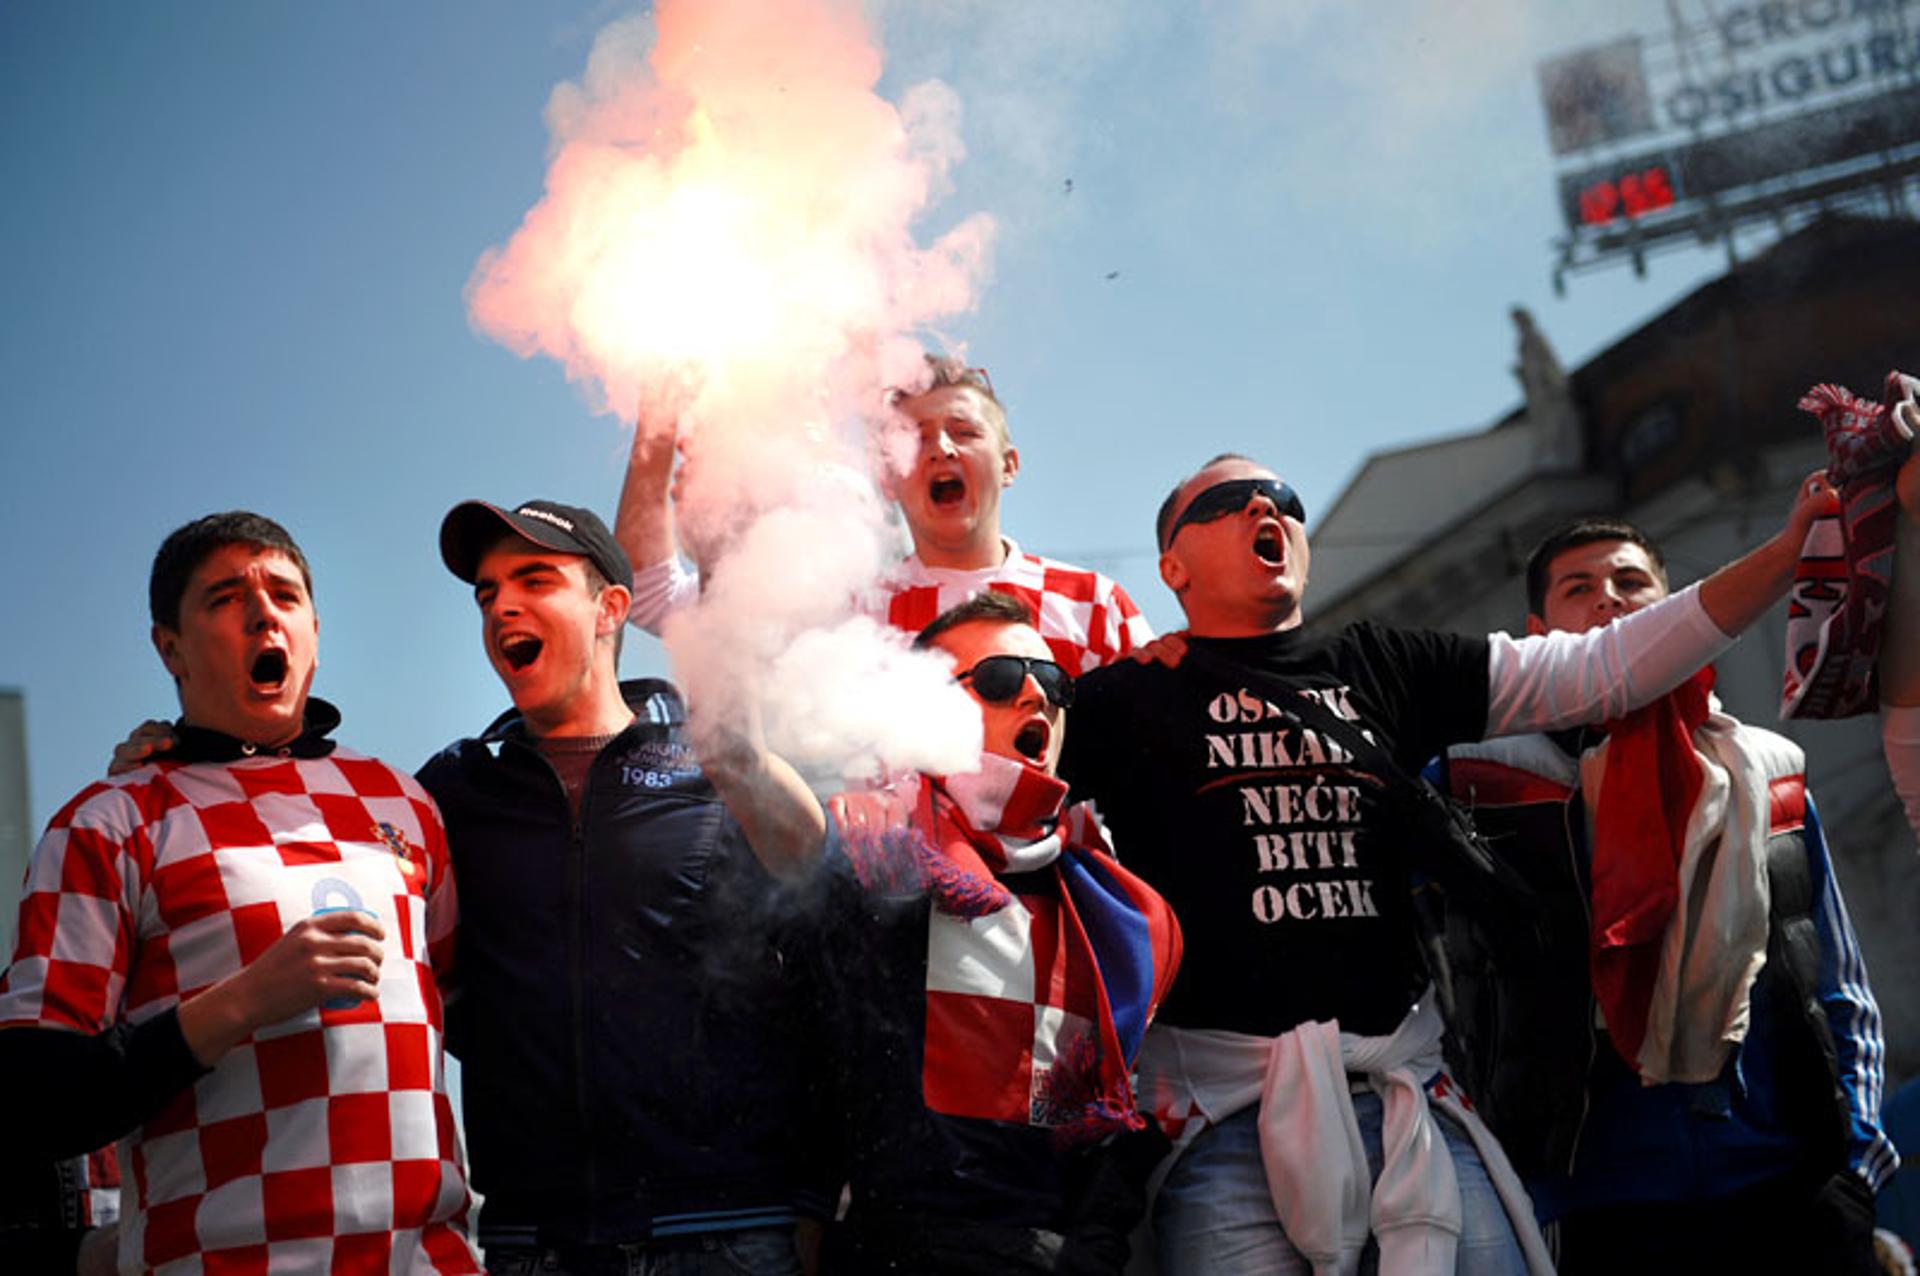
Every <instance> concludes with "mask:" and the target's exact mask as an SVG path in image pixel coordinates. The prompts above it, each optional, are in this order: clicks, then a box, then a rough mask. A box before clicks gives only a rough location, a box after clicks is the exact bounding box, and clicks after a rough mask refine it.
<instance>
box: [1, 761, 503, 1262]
mask: <svg viewBox="0 0 1920 1276" xmlns="http://www.w3.org/2000/svg"><path fill="white" fill-rule="evenodd" d="M341 908H351V909H356V910H360V911H365V912H370V913H375V914H377V915H378V916H379V918H380V922H381V925H382V927H383V928H384V930H385V934H386V939H385V946H386V955H385V959H384V962H383V964H382V966H381V970H380V983H379V992H378V995H377V997H375V998H372V999H369V1000H367V1001H364V1002H354V1003H352V1004H332V1003H329V1004H327V1005H323V1006H321V1007H318V1008H315V1009H313V1010H309V1011H307V1012H305V1013H304V1014H301V1015H297V1016H295V1017H294V1018H292V1019H288V1020H286V1021H284V1022H281V1023H276V1024H272V1025H269V1026H267V1027H265V1028H262V1029H260V1030H259V1031H258V1032H256V1033H255V1034H253V1035H252V1036H251V1037H249V1038H247V1039H246V1040H244V1041H243V1042H241V1043H240V1044H239V1045H238V1046H236V1047H235V1048H234V1049H232V1050H230V1051H229V1052H228V1053H227V1054H226V1055H225V1056H223V1057H222V1058H221V1059H220V1061H219V1062H218V1064H216V1065H215V1067H214V1069H213V1070H212V1071H211V1072H210V1073H208V1074H207V1075H205V1076H203V1077H202V1078H200V1080H199V1081H198V1082H196V1083H195V1084H194V1085H193V1086H192V1087H191V1088H190V1089H187V1090H184V1091H182V1092H181V1093H180V1094H178V1095H177V1096H176V1097H175V1098H174V1099H173V1100H172V1101H170V1102H169V1103H168V1104H167V1106H166V1107H164V1108H163V1109H162V1110H161V1111H160V1112H159V1113H157V1114H156V1115H155V1116H154V1117H153V1118H152V1119H151V1120H149V1121H147V1122H146V1124H145V1125H144V1126H142V1127H141V1128H139V1129H137V1130H135V1131H134V1132H133V1133H131V1134H130V1135H129V1136H128V1137H127V1139H126V1140H125V1141H124V1142H123V1143H122V1145H121V1149H120V1151H121V1165H122V1169H123V1171H124V1172H125V1175H126V1185H125V1195H124V1200H123V1205H124V1208H123V1210H122V1215H121V1234H120V1267H121V1269H122V1270H123V1271H124V1270H138V1271H149V1272H161V1273H188V1272H207V1273H249V1274H252V1273H259V1274H260V1276H266V1274H267V1273H272V1274H273V1276H281V1274H282V1273H308V1272H312V1273H333V1272H404V1273H477V1272H479V1271H480V1265H479V1263H478V1261H477V1258H476V1255H475V1253H474V1250H473V1249H472V1247H471V1246H470V1245H469V1243H468V1241H467V1227H468V1214H469V1211H470V1207H471V1204H472V1202H471V1198H470V1195H469V1191H468V1187H467V1176H466V1165H465V1156H464V1153H463V1152H462V1150H461V1147H460V1144H459V1135H458V1131H457V1128H456V1126H455V1123H454V1117H453V1111H452V1107H451V1105H450V1103H449V1102H448V1099H447V1093H446V1085H445V1076H444V1072H443V1056H442V1053H441V1025H442V1009H441V1000H440V992H439V988H438V986H437V985H436V983H435V980H434V969H435V966H436V965H438V966H439V967H440V968H441V969H443V970H444V969H445V968H446V966H445V962H446V959H447V958H448V957H449V956H450V953H451V943H452V933H453V923H454V916H453V885H452V878H451V874H450V870H449V867H448V861H447V850H446V839H445V835H444V833H443V831H442V828H441V824H440V817H439V813H438V812H437V811H436V810H435V809H434V807H433V804H432V802H431V800H430V799H429V798H428V797H427V796H426V794H425V792H424V791H423V790H422V789H421V788H420V787H419V785H418V784H417V783H415V781H414V780H413V779H412V777H410V776H407V775H404V774H402V773H400V772H397V771H394V770H393V769H391V768H389V767H387V766H386V765H385V764H383V763H381V762H378V761H376V760H374V759H371V758H366V757H362V756H359V755H357V754H353V753H351V752H348V751H345V750H336V751H334V752H333V753H332V754H330V755H329V756H326V757H321V758H287V757H256V758H246V759H243V760H240V761H235V762H227V763H209V762H197V763H186V764H180V763H166V762H161V763H158V764H155V765H150V766H147V767H143V768H141V769H139V770H136V771H133V772H130V773H128V774H126V775H123V776H119V777H116V778H114V779H111V780H108V781H105V782H103V783H100V784H96V785H93V786H91V787H90V788H88V789H87V790H86V791H84V792H82V793H81V794H80V795H79V796H78V797H76V798H75V799H74V800H73V801H72V802H70V803H69V804H68V805H67V807H66V808H65V809H64V810H62V811H61V812H60V814H59V815H57V816H56V817H55V818H54V820H53V823H52V825H51V826H50V827H49V829H48V831H47V833H46V835H45V836H44V837H43V838H42V839H41V842H40V844H39V846H38V847H37V848H36V850H35V851H34V855H33V859H32V862H31V864H30V865H29V868H28V873H27V883H26V888H25V895H24V898H23V901H22V904H21V910H20V934H19V939H18V941H17V944H16V948H15V954H14V961H13V965H12V967H11V968H10V970H9V971H8V972H7V975H6V977H5V979H4V980H0V1026H14V1025H30V1026H36V1027H53V1028H66V1029H73V1030H77V1031H80V1032H88V1033H92V1032H98V1031H101V1030H103V1029H105V1028H107V1027H110V1026H112V1025H113V1024H116V1023H119V1022H122V1021H125V1022H132V1023H139V1022H142V1021H144V1020H146V1019H149V1018H151V1017H152V1016H154V1015H157V1014H160V1013H162V1012H164V1011H165V1010H167V1009H168V1008H170V1007H173V1006H177V1005H178V1004H179V1003H181V1002H182V1001H185V1000H188V999H190V998H191V997H193V996H194V995H195V994H197V993H199V992H201V991H203V990H205V989H206V988H208V987H210V986H211V985H212V984H214V983H216V982H218V981H219V980H221V979H223V978H225V977H226V976H228V975H231V974H233V973H235V972H236V971H238V970H240V969H241V968H243V967H244V966H246V965H247V964H248V963H249V962H251V961H253V960H254V959H256V958H258V957H259V956H260V954H261V953H262V952H264V951H265V950H266V949H267V948H268V947H269V946H271V945H272V944H273V943H274V942H275V941H276V940H278V939H279V938H280V937H281V936H282V935H283V934H284V933H286V931H287V930H288V929H289V928H290V927H291V926H293V925H294V924H295V923H296V922H298V921H300V920H301V919H302V918H305V917H309V916H312V915H314V914H315V913H318V912H323V911H328V910H332V909H341Z"/></svg>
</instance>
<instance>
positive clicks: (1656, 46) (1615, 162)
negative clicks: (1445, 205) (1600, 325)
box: [1536, 0, 1920, 284]
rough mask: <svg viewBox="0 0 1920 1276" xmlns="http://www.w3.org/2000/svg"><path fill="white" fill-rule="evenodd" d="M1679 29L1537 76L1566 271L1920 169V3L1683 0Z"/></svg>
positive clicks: (1910, 176) (1864, 192) (1891, 201)
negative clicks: (1564, 227) (1564, 236)
mask: <svg viewBox="0 0 1920 1276" xmlns="http://www.w3.org/2000/svg"><path fill="white" fill-rule="evenodd" d="M1668 9H1669V13H1670V15H1671V18H1672V22H1671V26H1670V28H1669V29H1668V30H1666V31H1663V32H1644V33H1641V34H1638V35H1633V36H1629V37H1625V38H1622V39H1617V40H1612V41H1608V42H1607V43H1604V44H1597V45H1591V46H1587V47H1584V48H1580V49H1575V50H1572V51H1570V52H1566V53H1561V54H1557V55H1555V56H1553V57H1550V58H1547V59H1545V60H1543V61H1541V62H1540V63H1539V64H1538V66H1537V68H1536V70H1537V74H1538V78H1539V88H1540V102H1541V107H1542V109H1543V111H1544V113H1545V117H1546V125H1547V141H1548V145H1549V146H1550V147H1551V149H1552V151H1553V154H1554V157H1555V168H1556V173H1555V181H1556V185H1557V187H1558V193H1559V199H1560V208H1561V213H1562V215H1563V217H1564V218H1565V220H1566V225H1567V229H1568V238H1567V239H1566V240H1565V241H1563V242H1562V243H1561V244H1560V245H1559V249H1560V262H1561V264H1560V267H1559V268H1557V269H1556V271H1555V279H1556V284H1557V283H1558V280H1559V277H1560V274H1561V273H1562V272H1563V271H1564V270H1566V269H1578V268H1581V267H1582V266H1585V265H1589V264H1595V263H1596V262H1597V261H1598V260H1599V259H1603V258H1606V257H1608V256H1610V255H1612V254H1614V253H1616V252H1618V251H1627V252H1629V253H1630V254H1631V255H1633V257H1634V260H1635V262H1636V266H1639V265H1640V264H1641V263H1642V254H1643V252H1644V250H1645V249H1646V248H1647V247H1648V246H1650V245H1652V244H1654V243H1656V242H1659V241H1662V240H1666V239H1675V238H1679V237H1683V236H1685V237H1698V238H1699V239H1701V240H1712V239H1715V238H1725V239H1726V240H1727V243H1728V251H1729V253H1731V252H1732V246H1731V245H1732V240H1731V235H1732V232H1733V229H1734V228H1735V226H1736V225H1737V224H1739V223H1741V222H1743V221H1744V222H1749V223H1751V222H1753V221H1756V220H1758V219H1761V218H1773V219H1775V220H1776V221H1777V220H1778V219H1780V218H1781V217H1783V216H1785V215H1786V214H1787V213H1788V212H1789V211H1791V210H1793V209H1795V208H1811V207H1817V206H1823V205H1824V204H1826V203H1828V202H1831V201H1836V200H1838V201H1844V200H1847V199H1854V200H1859V199H1862V198H1866V197H1867V196H1868V195H1869V194H1870V193H1873V194H1877V195H1879V196H1880V197H1881V198H1883V199H1884V201H1885V203H1886V205H1887V207H1888V208H1889V210H1890V211H1897V210H1898V209H1899V207H1900V205H1901V203H1902V201H1904V200H1905V198H1906V196H1905V195H1904V193H1903V192H1904V191H1905V189H1906V187H1907V185H1908V184H1910V183H1911V182H1912V181H1913V180H1915V178H1916V176H1920V0H1753V2H1751V3H1743V4H1732V5H1719V4H1713V3H1709V0H1695V2H1694V3H1687V0H1673V2H1672V3H1671V4H1670V5H1669V6H1668Z"/></svg>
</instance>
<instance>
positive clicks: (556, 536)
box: [440, 501, 633, 587]
mask: <svg viewBox="0 0 1920 1276" xmlns="http://www.w3.org/2000/svg"><path fill="white" fill-rule="evenodd" d="M503 526H504V527H505V529H506V530H507V531H510V532H513V533H514V534H515V535H518V536H520V537H522V538H524V539H526V540H529V541H532V542H533V543H534V544H535V545H539V546H541V547H542V548H544V549H551V550H557V551H558V552H560V553H562V554H578V555H579V556H580V557H582V558H584V559H586V560H587V561H588V562H590V563H592V564H593V565H594V566H595V567H596V568H598V569H599V571H600V574H601V575H602V576H605V577H606V578H607V580H608V581H610V582H611V583H613V584H615V585H625V586H628V587H631V586H632V584H633V565H632V564H631V563H629V562H628V561H627V554H626V551H625V550H623V549H621V548H620V542H619V541H617V540H615V539H613V533H612V532H609V531H608V530H607V525H606V524H605V523H603V522H601V521H600V516H599V515H598V514H595V513H594V512H593V511H592V510H589V509H582V508H580V507H579V506H578V505H562V504H560V503H559V502H558V501H523V502H521V503H520V504H519V505H516V506H514V507H513V508H512V509H510V510H509V509H501V508H500V507H499V506H498V505H489V504H487V503H486V502H485V501H462V502H460V504H458V505H456V506H454V507H453V508H452V509H450V510H448V511H447V516H446V518H444V519H442V520H441V522H440V557H441V558H442V559H443V560H444V561H445V562H446V564H447V570H448V571H450V572H452V573H453V574H454V575H455V576H458V577H459V578H460V579H461V580H464V581H466V582H467V583H468V584H469V585H471V584H473V578H474V576H475V574H476V573H477V572H478V570H479V567H480V556H481V555H482V554H484V553H486V552H487V550H488V549H489V548H490V547H491V546H492V545H493V543H494V542H495V541H497V540H499V539H500V532H501V529H502V527H503Z"/></svg>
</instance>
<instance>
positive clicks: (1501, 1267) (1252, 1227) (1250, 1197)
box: [1153, 1093, 1527, 1276]
mask: <svg viewBox="0 0 1920 1276" xmlns="http://www.w3.org/2000/svg"><path fill="white" fill-rule="evenodd" d="M1382 1111H1383V1109H1382V1105H1381V1102H1380V1096H1379V1095H1377V1094H1372V1093H1364V1094H1356V1095H1354V1096H1353V1114H1354V1116H1355V1117H1356V1118H1357V1119H1358V1121H1359V1126H1360V1141H1361V1144H1362V1145H1363V1146H1364V1147H1365V1148H1366V1150H1367V1164H1368V1166H1369V1167H1370V1168H1371V1171H1372V1176H1373V1177H1374V1178H1376V1179H1377V1178H1379V1177H1380V1126H1381V1120H1382ZM1258 1116H1259V1110H1258V1109H1257V1108H1247V1109H1245V1110H1244V1111H1241V1112H1237V1113H1235V1114H1234V1115H1233V1116H1230V1117H1228V1118H1227V1119H1226V1120H1225V1121H1222V1122H1221V1123H1220V1124H1219V1125H1216V1126H1214V1127H1213V1128H1212V1129H1210V1130H1208V1131H1206V1132H1205V1133H1203V1134H1201V1135H1200V1137H1199V1138H1197V1139H1195V1140H1194V1141H1193V1144H1192V1146H1190V1147H1189V1148H1188V1149H1187V1151H1186V1153H1185V1155H1183V1156H1182V1157H1181V1158H1180V1159H1179V1160H1178V1161H1176V1162H1175V1163H1174V1166H1173V1170H1172V1171H1171V1172H1170V1173H1169V1174H1168V1175H1167V1181H1166V1183H1165V1185H1164V1186H1162V1187H1161V1189H1160V1195H1159V1198H1158V1199H1157V1200H1156V1201H1155V1202H1154V1210H1153V1225H1154V1232H1155V1234H1156V1235H1157V1237H1158V1242H1159V1250H1160V1271H1161V1273H1162V1276H1187V1274H1188V1273H1192V1274H1194V1276H1256V1274H1258V1276H1267V1274H1268V1273H1300V1274H1301V1276H1311V1273H1312V1271H1313V1264H1311V1263H1310V1262H1308V1261H1307V1260H1306V1259H1305V1258H1303V1257H1301V1256H1300V1254H1299V1252H1298V1251H1297V1250H1295V1249H1294V1248H1293V1246H1292V1245H1290V1244H1289V1243H1288V1242H1287V1237H1286V1233H1284V1232H1282V1231H1281V1230H1280V1221H1279V1219H1277V1218H1275V1217H1274V1213H1273V1197H1272V1196H1271V1195H1270V1194H1269V1193H1268V1191H1267V1175H1266V1170H1265V1168H1264V1166H1263V1165H1262V1163H1261V1160H1260V1136H1259V1129H1258V1126H1257V1124H1256V1122H1257V1119H1258ZM1434 1119H1435V1120H1436V1121H1437V1122H1438V1123H1439V1125H1440V1129H1441V1132H1442V1133H1443V1135H1444V1136H1445V1138H1446V1141H1447V1149H1448V1151H1450V1152H1452V1153H1453V1168H1454V1173H1455V1175H1456V1176H1457V1177H1458V1179H1459V1181H1460V1204H1461V1216H1462V1223H1463V1227H1462V1229H1461V1235H1460V1248H1459V1252H1458V1255H1457V1257H1456V1259H1455V1265H1454V1270H1455V1271H1456V1272H1458V1273H1461V1276H1525V1273H1526V1270H1527V1265H1526V1260H1525V1259H1524V1258H1523V1257H1522V1256H1521V1253H1520V1243H1519V1241H1518V1240H1516V1239H1515V1238H1514V1234H1513V1227H1512V1225H1511V1224H1509V1223H1508V1222H1507V1213H1506V1210H1505V1208H1504V1207H1503V1206H1502V1205H1501V1204H1500V1197H1499V1196H1498V1195H1497V1194H1496V1193H1495V1192H1494V1189H1493V1182H1492V1180H1491V1179H1489V1178H1488V1177H1487V1171H1486V1167H1485V1166H1483V1165H1482V1164H1481V1163H1480V1154H1479V1153H1478V1152H1477V1151H1475V1150H1474V1146H1473V1142H1472V1140H1471V1139H1469V1138H1468V1137H1467V1135H1466V1132H1465V1131H1464V1130H1462V1129H1460V1128H1459V1127H1458V1126H1457V1125H1456V1124H1455V1123H1454V1121H1453V1120H1452V1118H1450V1117H1448V1116H1446V1115H1445V1114H1444V1113H1440V1112H1435V1113H1434ZM1378 1262H1379V1255H1378V1254H1377V1252H1376V1251H1375V1248H1374V1244H1373V1242H1372V1241H1368V1242H1367V1248H1366V1252H1365V1253H1364V1254H1363V1255H1362V1256H1361V1260H1360V1270H1361V1271H1362V1272H1363V1273H1370V1272H1373V1271H1375V1270H1376V1268H1377V1265H1378Z"/></svg>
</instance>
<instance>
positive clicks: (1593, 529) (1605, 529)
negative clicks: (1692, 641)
mask: <svg viewBox="0 0 1920 1276" xmlns="http://www.w3.org/2000/svg"><path fill="white" fill-rule="evenodd" d="M1597 541H1625V542H1627V544H1629V545H1638V546H1639V547H1640V548H1641V549H1643V550H1645V551H1646V552H1647V560H1648V561H1649V562H1651V563H1652V564H1653V570H1654V571H1655V572H1656V573H1657V574H1658V575H1659V577H1660V583H1661V584H1663V585H1664V584H1666V583H1667V560H1666V557H1665V556H1664V555H1662V554H1661V553H1660V547H1659V546H1658V545H1656V544H1654V542H1653V537H1651V536H1649V535H1647V534H1646V533H1645V532H1643V531H1641V530H1640V529H1639V528H1638V527H1635V526H1634V525H1633V524H1632V523H1629V522H1628V521H1627V520H1626V519H1624V518H1611V517H1607V516H1605V515H1596V516H1590V517H1587V518H1576V519H1574V520H1573V521H1572V522H1570V523H1567V524H1564V525H1562V526H1561V527H1560V528H1559V529H1558V530H1556V531H1553V532H1550V533H1548V535H1547V536H1546V538H1545V539H1544V540H1542V541H1541V542H1540V543H1539V544H1538V545H1535V546H1534V547H1533V552H1532V553H1531V554H1529V555H1527V614H1528V615H1529V616H1544V615H1545V614H1546V610H1547V587H1548V586H1549V585H1551V584H1552V583H1553V582H1552V581H1551V580H1549V579H1548V578H1547V574H1548V573H1549V572H1551V571H1552V570H1553V560H1554V559H1556V558H1558V557H1560V555H1562V554H1564V553H1566V552H1567V551H1568V550H1570V549H1579V548H1580V547H1581V546H1582V545H1592V544H1594V543H1595V542H1597Z"/></svg>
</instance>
